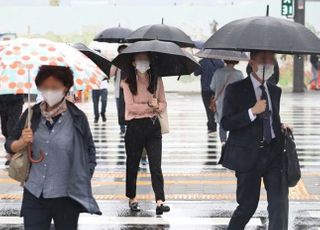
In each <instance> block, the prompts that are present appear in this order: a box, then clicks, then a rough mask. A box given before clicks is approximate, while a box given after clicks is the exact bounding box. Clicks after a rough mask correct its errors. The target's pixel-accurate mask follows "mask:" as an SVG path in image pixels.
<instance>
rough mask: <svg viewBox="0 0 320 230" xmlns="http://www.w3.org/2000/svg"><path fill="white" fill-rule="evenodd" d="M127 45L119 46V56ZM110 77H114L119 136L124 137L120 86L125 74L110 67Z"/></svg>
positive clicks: (122, 99)
mask: <svg viewBox="0 0 320 230" xmlns="http://www.w3.org/2000/svg"><path fill="white" fill-rule="evenodd" d="M127 47H128V46H127V45H120V46H119V47H118V53H119V54H120V53H121V52H122V51H123V50H124V49H125V48H127ZM110 76H111V77H114V95H115V98H116V106H117V113H118V123H119V125H120V134H121V135H124V134H125V132H126V125H125V118H124V112H125V104H124V97H123V89H122V87H121V85H120V82H121V80H123V79H125V78H126V74H125V73H124V72H123V71H121V70H120V69H119V68H117V67H116V66H112V67H111V69H110Z"/></svg>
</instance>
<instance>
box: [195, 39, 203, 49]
mask: <svg viewBox="0 0 320 230" xmlns="http://www.w3.org/2000/svg"><path fill="white" fill-rule="evenodd" d="M193 43H194V47H195V48H196V49H199V50H201V49H202V47H203V45H204V41H201V40H193Z"/></svg>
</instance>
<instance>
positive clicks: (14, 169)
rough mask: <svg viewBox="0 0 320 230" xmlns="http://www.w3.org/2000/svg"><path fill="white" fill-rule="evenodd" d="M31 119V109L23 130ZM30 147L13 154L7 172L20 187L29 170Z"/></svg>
mask: <svg viewBox="0 0 320 230" xmlns="http://www.w3.org/2000/svg"><path fill="white" fill-rule="evenodd" d="M31 117H32V109H31V110H30V118H29V119H28V118H27V119H26V123H25V128H27V127H28V123H29V120H31ZM30 147H31V146H30V145H28V146H27V147H26V148H24V149H22V150H20V151H19V152H17V153H15V154H14V155H13V156H12V158H11V160H10V165H9V170H8V175H9V177H10V178H12V179H14V180H16V181H19V182H20V183H21V186H23V185H24V183H25V181H26V180H27V179H28V176H29V170H30V161H29V157H28V148H30Z"/></svg>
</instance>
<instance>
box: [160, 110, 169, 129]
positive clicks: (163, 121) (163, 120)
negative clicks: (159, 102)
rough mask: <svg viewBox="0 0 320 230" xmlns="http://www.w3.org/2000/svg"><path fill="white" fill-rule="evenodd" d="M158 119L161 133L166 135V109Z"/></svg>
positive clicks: (167, 122)
mask: <svg viewBox="0 0 320 230" xmlns="http://www.w3.org/2000/svg"><path fill="white" fill-rule="evenodd" d="M158 119H159V122H160V126H161V133H162V134H166V133H169V120H168V113H167V109H165V110H164V111H163V112H162V113H160V114H159V115H158Z"/></svg>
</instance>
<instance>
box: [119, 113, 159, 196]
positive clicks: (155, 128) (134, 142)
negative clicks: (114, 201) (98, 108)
mask: <svg viewBox="0 0 320 230" xmlns="http://www.w3.org/2000/svg"><path fill="white" fill-rule="evenodd" d="M125 146H126V155H127V161H126V196H127V197H128V198H130V199H132V198H135V197H136V184H137V173H138V169H139V164H140V160H141V155H142V150H143V147H145V149H146V151H147V156H148V160H149V167H150V173H151V181H152V188H153V190H154V193H155V197H156V201H157V200H162V201H165V196H164V182H163V175H162V169H161V157H162V135H161V128H160V123H159V120H158V119H156V120H155V121H152V120H151V119H150V118H143V119H134V120H131V121H128V122H127V132H126V135H125Z"/></svg>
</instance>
